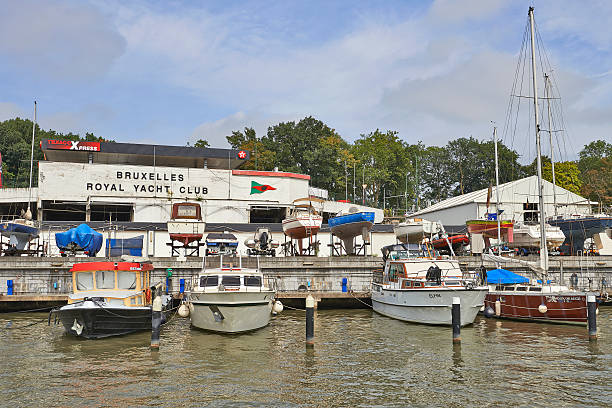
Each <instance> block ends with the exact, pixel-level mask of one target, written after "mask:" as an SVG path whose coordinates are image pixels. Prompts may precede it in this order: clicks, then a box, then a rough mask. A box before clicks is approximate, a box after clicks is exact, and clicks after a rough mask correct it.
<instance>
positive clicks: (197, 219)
mask: <svg viewBox="0 0 612 408" xmlns="http://www.w3.org/2000/svg"><path fill="white" fill-rule="evenodd" d="M167 226H168V234H170V239H171V240H172V241H178V242H180V243H181V244H183V245H184V246H188V245H189V244H190V243H192V242H197V241H200V240H201V239H202V237H203V236H204V229H205V227H206V223H205V222H204V221H202V209H201V207H200V204H198V203H175V204H173V205H172V215H171V219H170V221H168V224H167Z"/></svg>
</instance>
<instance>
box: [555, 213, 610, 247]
mask: <svg viewBox="0 0 612 408" xmlns="http://www.w3.org/2000/svg"><path fill="white" fill-rule="evenodd" d="M548 223H549V224H550V225H554V226H556V227H559V228H560V229H561V231H563V235H564V237H565V239H564V241H563V244H562V250H563V252H564V253H568V254H569V255H576V254H577V253H578V251H582V250H584V241H585V240H586V239H587V238H591V237H593V236H594V235H595V234H599V233H602V232H604V231H605V230H606V229H608V228H612V217H579V218H567V219H553V220H550V221H548Z"/></svg>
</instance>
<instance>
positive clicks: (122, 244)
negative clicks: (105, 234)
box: [106, 235, 144, 256]
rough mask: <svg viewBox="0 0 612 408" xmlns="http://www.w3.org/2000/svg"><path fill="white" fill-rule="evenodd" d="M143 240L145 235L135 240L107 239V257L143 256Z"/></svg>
mask: <svg viewBox="0 0 612 408" xmlns="http://www.w3.org/2000/svg"><path fill="white" fill-rule="evenodd" d="M143 239H144V235H139V236H137V237H134V238H124V239H106V254H107V256H109V255H110V256H121V255H132V256H142V241H143ZM109 245H110V248H109Z"/></svg>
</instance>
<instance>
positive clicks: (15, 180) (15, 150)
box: [0, 118, 104, 188]
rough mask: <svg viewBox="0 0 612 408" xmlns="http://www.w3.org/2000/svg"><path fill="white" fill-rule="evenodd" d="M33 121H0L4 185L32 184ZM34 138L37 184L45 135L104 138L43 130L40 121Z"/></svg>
mask: <svg viewBox="0 0 612 408" xmlns="http://www.w3.org/2000/svg"><path fill="white" fill-rule="evenodd" d="M32 125H33V123H32V121H31V120H29V119H20V118H15V119H9V120H5V121H4V122H0V153H1V154H2V186H3V187H4V188H9V187H27V186H28V184H29V178H30V149H31V146H32ZM34 139H35V140H34V166H33V169H32V185H33V186H36V185H37V184H38V161H40V160H43V159H44V157H43V153H42V150H41V149H40V141H41V140H42V139H63V140H83V141H89V142H98V141H104V139H102V138H101V137H97V136H95V135H94V134H93V133H86V134H85V137H81V136H80V135H77V134H74V133H65V134H64V133H58V132H56V131H54V130H43V129H41V128H40V127H39V126H38V124H37V125H36V132H35V138H34Z"/></svg>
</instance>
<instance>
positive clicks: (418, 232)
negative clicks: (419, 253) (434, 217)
mask: <svg viewBox="0 0 612 408" xmlns="http://www.w3.org/2000/svg"><path fill="white" fill-rule="evenodd" d="M438 231H440V226H439V225H438V223H437V222H432V221H428V220H424V219H421V218H410V219H407V220H406V221H404V222H400V223H399V224H397V225H396V226H394V227H393V232H395V237H396V238H397V239H398V240H399V241H400V242H401V243H403V244H417V243H420V242H422V241H423V238H430V237H431V236H432V235H433V234H436V233H437V232H438Z"/></svg>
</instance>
